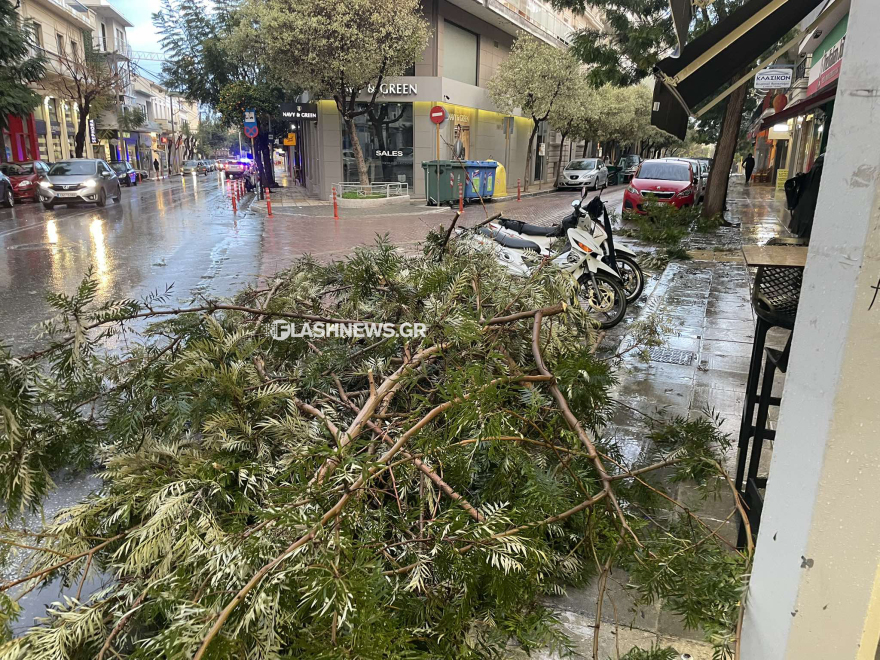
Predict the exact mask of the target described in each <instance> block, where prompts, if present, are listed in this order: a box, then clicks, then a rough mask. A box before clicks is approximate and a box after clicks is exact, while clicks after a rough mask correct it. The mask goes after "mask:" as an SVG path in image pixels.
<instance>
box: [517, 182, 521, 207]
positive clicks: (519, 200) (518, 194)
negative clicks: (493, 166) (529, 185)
mask: <svg viewBox="0 0 880 660" xmlns="http://www.w3.org/2000/svg"><path fill="white" fill-rule="evenodd" d="M519 186H520V180H519V179H517V180H516V201H518V202H521V201H522V197H520V192H519Z"/></svg>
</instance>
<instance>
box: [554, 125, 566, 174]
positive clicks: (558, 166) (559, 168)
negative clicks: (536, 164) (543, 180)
mask: <svg viewBox="0 0 880 660" xmlns="http://www.w3.org/2000/svg"><path fill="white" fill-rule="evenodd" d="M564 147H565V133H563V134H562V142H560V143H559V158H557V159H556V186H557V187H558V186H559V182H560V181H562V149H563V148H564Z"/></svg>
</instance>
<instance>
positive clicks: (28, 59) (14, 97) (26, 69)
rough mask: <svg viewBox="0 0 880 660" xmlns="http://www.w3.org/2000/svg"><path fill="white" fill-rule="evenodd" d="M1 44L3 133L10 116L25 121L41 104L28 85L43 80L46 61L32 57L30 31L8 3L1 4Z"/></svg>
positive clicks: (0, 116) (0, 121)
mask: <svg viewBox="0 0 880 660" xmlns="http://www.w3.org/2000/svg"><path fill="white" fill-rule="evenodd" d="M0 44H2V47H0V129H4V128H8V126H7V122H6V116H7V115H12V116H13V117H24V116H26V115H28V114H29V113H30V112H31V111H32V110H33V109H34V108H36V107H37V106H38V105H39V104H40V95H39V94H37V93H36V92H35V91H34V90H32V89H31V88H30V87H28V85H29V83H33V82H36V81H38V80H40V79H41V78H42V77H43V74H44V73H45V65H46V60H45V58H44V57H42V55H37V56H33V55H31V48H33V47H34V46H35V45H36V44H35V43H34V41H33V37H32V33H31V27H30V25H29V24H28V23H26V22H22V20H21V17H20V16H19V14H18V12H17V11H16V10H15V7H13V5H12V3H11V2H9V0H0ZM3 154H4V157H5V149H4V150H3Z"/></svg>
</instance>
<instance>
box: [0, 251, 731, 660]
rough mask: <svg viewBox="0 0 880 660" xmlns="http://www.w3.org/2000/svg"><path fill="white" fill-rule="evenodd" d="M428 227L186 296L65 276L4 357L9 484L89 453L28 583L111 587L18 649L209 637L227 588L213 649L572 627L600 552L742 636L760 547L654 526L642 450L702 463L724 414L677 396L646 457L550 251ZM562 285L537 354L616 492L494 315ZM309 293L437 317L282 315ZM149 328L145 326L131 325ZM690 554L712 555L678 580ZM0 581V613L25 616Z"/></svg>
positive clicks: (325, 652)
mask: <svg viewBox="0 0 880 660" xmlns="http://www.w3.org/2000/svg"><path fill="white" fill-rule="evenodd" d="M431 246H432V248H431V249H429V250H428V251H429V253H430V254H427V255H425V256H405V255H403V254H402V253H400V252H399V251H397V250H396V249H394V248H393V247H391V246H390V245H389V244H387V242H384V241H380V242H379V243H378V244H377V245H376V246H375V247H374V248H372V249H357V250H355V252H354V253H353V255H352V256H351V257H350V258H349V259H347V260H346V261H343V262H336V263H331V264H319V263H317V262H315V261H313V260H311V259H303V260H301V261H299V262H297V263H296V264H294V266H293V267H292V268H290V269H289V270H288V271H285V272H283V273H279V274H278V275H277V279H274V280H272V281H270V282H269V283H268V285H267V286H266V287H265V288H264V289H261V290H251V289H249V290H246V291H243V292H241V293H240V294H239V295H238V296H237V297H236V298H235V300H234V301H232V302H229V301H226V302H224V301H217V300H203V301H201V302H200V303H199V304H198V305H194V306H192V307H189V308H184V309H174V308H169V307H168V305H169V304H170V290H166V291H163V292H156V293H155V294H153V295H151V296H149V297H148V298H146V299H144V300H120V301H109V302H104V303H99V302H97V299H96V293H97V283H96V281H95V279H94V277H93V276H92V274H88V275H87V277H86V278H85V279H84V281H83V283H82V285H81V286H80V287H79V288H78V290H77V291H76V292H75V293H74V294H72V295H66V294H55V295H53V296H52V297H51V299H50V300H51V302H52V304H53V305H54V307H55V309H56V311H57V316H56V317H55V318H53V319H52V320H50V321H49V322H47V323H46V324H44V326H43V328H42V329H43V332H44V341H47V342H48V347H47V348H46V349H44V350H42V351H40V352H37V353H33V354H31V355H29V356H22V357H19V358H13V357H12V356H10V355H9V354H8V353H4V354H3V355H2V356H0V412H2V416H0V448H2V452H3V454H2V455H0V466H2V470H0V493H2V498H3V499H2V503H3V504H4V505H5V506H6V508H5V511H6V512H7V515H10V516H13V515H15V514H16V512H18V511H21V510H22V509H23V508H28V507H30V508H33V507H36V506H38V505H39V502H40V499H41V498H42V497H43V496H44V495H45V493H46V491H47V489H48V488H49V486H50V483H51V479H50V474H51V472H52V471H53V470H54V469H55V468H57V467H58V466H59V465H62V464H63V465H70V464H77V463H78V464H83V463H86V462H90V461H94V462H95V463H97V464H99V465H100V466H101V469H102V472H101V477H102V486H101V488H100V490H99V491H98V492H96V493H94V494H93V495H91V496H90V497H88V498H87V499H86V501H84V502H81V503H77V504H75V505H73V506H72V507H69V508H68V509H66V510H64V511H62V512H60V513H59V514H58V515H57V516H56V517H55V518H54V520H52V521H50V522H49V523H48V525H47V527H46V529H45V530H44V534H41V535H40V536H38V537H33V536H30V535H27V534H25V533H19V534H20V535H21V538H17V537H16V533H15V532H9V533H8V534H4V536H5V537H6V539H8V540H9V541H13V542H18V543H27V544H30V545H37V546H39V547H40V548H41V550H40V551H37V552H35V553H34V554H33V556H32V557H31V559H30V562H29V564H28V567H29V569H30V570H32V571H33V572H34V573H33V575H32V576H31V577H30V578H29V579H27V580H26V581H25V582H24V583H23V584H22V585H21V586H20V587H18V589H29V588H31V587H35V586H38V585H40V584H44V583H46V582H48V581H50V580H53V579H56V578H60V579H61V580H62V582H63V584H65V585H68V586H70V587H71V588H72V589H75V588H76V586H77V585H78V583H79V581H80V580H82V579H83V577H84V573H85V572H89V573H90V574H91V575H92V576H94V575H96V574H100V575H102V576H103V577H104V579H105V584H106V586H104V587H103V588H101V589H100V590H98V591H96V592H94V593H91V594H89V593H84V594H83V596H82V598H81V599H77V598H68V599H66V600H65V602H63V603H56V604H55V605H53V607H52V608H51V609H50V611H49V612H48V615H47V618H46V620H45V622H44V624H43V625H41V626H35V627H32V628H30V629H28V630H27V632H25V633H24V634H23V635H22V636H20V637H18V638H16V639H14V640H9V641H7V642H6V643H5V644H3V645H2V646H0V658H3V659H4V660H5V659H6V658H10V659H12V658H15V659H16V660H19V659H20V658H25V657H26V658H28V659H29V660H49V659H52V660H54V659H55V658H75V659H77V660H79V659H80V658H83V659H85V658H89V659H93V658H97V657H100V656H101V651H100V649H101V648H102V647H103V646H107V647H108V648H109V649H111V650H112V652H107V653H104V655H103V657H105V658H109V657H114V658H129V659H131V660H135V659H137V660H145V659H146V658H149V659H150V660H165V659H167V660H170V659H172V658H174V659H177V658H181V657H193V656H194V654H195V653H196V652H197V650H198V649H199V647H200V645H201V644H202V643H203V641H204V640H205V639H206V635H207V631H208V628H209V627H210V626H211V625H212V624H213V623H214V622H216V621H219V620H220V619H218V618H217V617H218V614H219V613H220V612H221V611H222V610H224V608H229V607H231V608H232V609H230V610H228V613H229V619H228V620H227V621H226V623H225V625H223V626H222V627H221V628H220V632H219V635H218V636H217V637H215V638H214V640H213V642H212V643H211V644H210V646H209V647H208V655H207V656H204V657H209V658H212V659H232V658H235V659H238V658H259V659H266V660H281V659H282V658H292V657H297V658H314V659H319V658H321V659H323V658H339V657H357V658H365V659H376V660H379V659H380V658H382V659H384V658H413V659H415V658H424V659H426V660H427V659H428V658H439V657H442V658H464V659H471V658H474V659H476V658H504V657H508V652H509V648H510V644H511V642H514V643H516V644H518V645H519V646H520V647H522V648H523V649H525V650H527V651H528V650H533V649H538V648H541V647H546V646H550V647H553V648H558V649H560V650H563V651H564V650H565V648H566V645H567V642H566V640H565V639H564V637H563V636H562V635H561V634H560V632H559V630H558V628H557V621H556V620H555V618H554V617H553V615H552V613H550V612H548V611H547V609H546V608H545V607H544V606H543V605H542V604H541V603H542V602H543V601H542V599H543V597H545V596H547V595H549V594H558V593H561V592H562V591H563V590H564V589H565V588H566V587H567V586H570V585H584V584H586V583H587V582H588V581H589V580H591V579H592V578H594V577H595V575H596V572H597V568H596V567H597V562H604V561H605V560H606V559H607V558H608V557H613V558H616V560H615V563H616V564H621V565H625V566H627V567H628V568H629V570H631V571H632V573H633V574H634V575H635V576H636V577H637V580H638V585H637V588H638V590H639V593H640V594H641V595H642V597H643V598H645V599H651V598H664V599H667V601H668V602H669V603H670V604H671V606H672V607H674V608H675V609H676V610H677V611H680V612H682V613H684V614H685V615H686V616H687V617H688V620H689V622H691V623H694V624H696V625H700V626H703V627H704V628H706V629H707V630H710V631H712V632H713V634H717V635H718V639H719V640H720V642H719V643H721V644H723V643H727V640H728V639H729V638H728V637H724V631H727V630H728V629H729V627H730V621H731V619H730V613H731V612H733V611H735V609H736V601H737V599H738V598H739V596H740V593H741V592H740V591H739V589H737V588H736V587H737V585H740V584H741V575H742V573H743V572H744V571H745V566H744V564H743V563H742V562H741V561H739V559H737V557H733V558H726V555H725V553H726V552H727V551H726V549H724V548H721V547H718V543H717V539H715V538H714V537H709V538H706V539H701V538H696V537H695V536H693V535H692V536H686V535H685V533H686V532H687V531H688V530H687V529H686V528H684V527H681V528H679V527H675V528H674V529H671V530H670V532H669V535H667V534H661V533H660V532H659V531H658V530H656V529H654V527H653V526H652V525H651V524H649V520H656V519H658V516H659V517H660V518H662V517H663V516H669V515H671V514H670V513H669V512H663V511H662V509H663V508H664V507H667V506H669V503H668V501H667V500H664V499H662V498H660V497H659V496H658V495H657V490H658V489H659V490H662V489H663V488H664V486H663V484H662V483H659V482H657V481H656V480H654V481H653V483H652V482H651V481H650V480H651V478H652V477H651V475H652V474H654V472H652V471H650V470H649V471H646V472H643V473H642V474H640V475H639V477H638V479H636V478H633V477H632V476H629V475H628V474H627V472H628V471H629V470H631V469H633V468H634V467H640V468H641V467H650V468H652V469H653V468H656V469H659V468H660V467H663V468H664V469H666V470H669V471H671V473H672V474H673V475H674V477H675V478H678V479H683V478H695V479H708V476H709V474H710V470H709V466H710V465H714V461H715V460H716V459H717V450H718V448H720V447H723V438H722V437H721V436H720V435H719V434H718V433H717V431H716V430H713V428H712V427H711V426H708V425H706V424H698V423H696V422H687V421H683V420H673V422H672V426H673V428H666V426H665V425H659V426H658V427H657V428H656V429H654V431H653V434H654V435H653V437H654V439H655V444H654V450H653V451H652V452H650V454H649V455H644V456H642V457H640V462H639V463H638V464H632V463H630V461H629V460H627V459H626V458H625V452H624V448H623V447H621V446H618V445H617V441H616V440H615V439H614V434H613V433H611V432H608V431H606V426H607V425H608V423H609V420H610V419H611V412H612V407H611V406H612V403H611V401H610V399H609V391H610V388H611V386H612V385H613V382H614V381H613V374H612V372H611V369H610V367H609V365H608V363H607V362H604V361H602V360H599V359H597V358H596V357H595V356H593V355H592V354H591V351H590V343H589V342H585V341H584V338H585V337H588V338H589V337H591V336H592V334H593V327H592V323H591V321H590V319H589V317H588V316H587V315H586V313H585V312H584V311H583V310H582V309H581V308H580V307H579V306H578V305H577V303H576V297H575V295H574V294H575V291H574V290H573V287H572V285H571V282H570V280H569V279H568V278H566V277H563V276H561V275H560V273H558V272H556V271H555V270H554V269H553V267H552V266H547V267H545V268H542V269H541V270H540V272H538V273H536V275H535V276H534V277H533V278H531V280H530V281H529V282H528V283H524V282H523V281H522V280H520V279H517V278H514V277H513V276H511V275H509V274H508V273H507V272H506V271H505V269H504V268H503V267H502V266H500V265H499V264H498V263H497V262H496V260H495V258H494V257H493V256H492V255H490V254H486V253H484V252H482V251H480V250H476V251H475V250H474V249H473V248H469V247H467V246H466V245H464V244H460V243H459V242H456V241H453V242H452V243H451V244H450V245H447V246H446V247H445V249H444V251H443V253H442V258H440V259H438V256H440V254H441V252H440V246H441V239H440V238H439V234H435V235H434V238H433V240H432V243H431ZM559 301H567V302H568V306H567V307H566V308H565V310H564V312H561V313H558V314H554V315H549V316H547V317H546V318H545V319H544V322H543V324H542V327H541V330H540V333H539V335H538V345H539V346H540V353H541V355H542V357H543V361H544V362H545V363H546V365H547V368H548V369H549V370H550V371H551V372H552V373H553V374H554V376H555V381H554V382H555V383H556V384H558V389H559V392H561V393H562V396H563V397H564V399H565V400H566V401H567V406H568V407H569V408H570V410H571V412H572V414H573V415H574V416H575V417H576V418H577V419H578V420H579V423H580V424H581V425H582V427H583V428H586V429H587V431H582V433H584V434H587V437H588V438H589V437H590V436H592V437H594V438H595V442H596V445H597V446H598V448H599V451H601V452H602V456H603V458H602V459H601V460H602V461H604V465H605V470H606V471H607V472H608V473H610V474H611V475H612V478H613V479H614V481H613V482H610V483H611V485H610V486H609V487H610V488H613V490H614V492H615V494H616V498H617V501H618V502H619V504H620V510H619V511H617V510H616V509H615V508H614V507H613V506H612V505H611V504H610V503H609V500H608V499H607V498H605V499H599V500H597V502H596V503H595V504H592V505H590V504H589V502H588V498H590V497H592V496H596V495H597V494H601V493H602V492H604V491H603V480H602V476H601V472H600V471H599V468H598V467H597V463H596V461H595V460H592V459H591V458H590V457H589V456H588V452H587V447H586V446H585V442H584V440H583V439H582V437H581V436H580V435H579V433H578V432H576V430H575V427H573V426H572V425H571V424H570V423H569V422H568V421H566V418H565V417H564V416H563V415H562V414H561V412H560V405H559V404H558V401H557V400H556V399H554V397H553V396H552V395H551V389H550V386H549V385H548V383H547V382H546V381H545V380H544V381H542V380H534V379H535V377H536V376H537V374H538V365H537V361H536V357H535V353H534V348H533V337H532V334H533V324H534V321H533V320H531V319H529V318H528V316H526V318H523V319H520V320H513V321H506V322H501V323H495V324H491V323H488V322H487V320H488V319H493V318H495V317H503V316H505V315H508V314H514V313H517V312H528V311H530V310H535V309H541V308H548V307H553V306H556V305H557V304H558V303H559ZM548 314H549V312H548ZM310 317H311V318H314V317H317V318H337V319H358V320H369V321H375V322H382V323H386V322H387V323H395V324H401V323H412V322H420V323H426V324H427V326H428V329H427V335H426V337H424V338H407V337H385V338H382V339H380V340H378V341H377V340H376V339H375V338H369V339H367V338H364V339H357V338H350V337H326V338H316V337H314V338H311V339H309V338H308V337H291V338H289V339H287V340H273V339H272V338H271V337H270V336H269V334H268V333H267V327H269V326H271V324H272V323H273V320H281V319H285V318H287V319H289V320H293V321H294V322H295V323H296V327H297V328H298V329H301V324H302V323H303V321H304V320H306V319H307V318H310ZM132 326H134V327H135V328H136V329H137V330H138V331H139V332H140V333H141V337H142V343H136V342H132V341H131V339H130V338H131V333H130V332H129V333H128V334H127V335H126V336H127V337H128V340H127V341H126V342H122V341H118V338H119V336H120V333H122V332H123V331H125V330H126V329H128V330H129V331H130V330H131V329H132ZM108 340H109V341H113V345H114V346H116V347H117V349H115V350H114V351H113V352H107V351H105V350H104V346H105V345H106V342H108ZM526 376H527V377H531V378H532V379H533V380H534V382H523V381H522V380H521V379H522V378H524V377H526ZM376 388H378V392H382V393H384V394H383V396H380V395H379V394H378V393H376V394H373V392H374V390H375V389H376ZM359 410H360V411H368V412H363V414H359V413H358V411H359ZM363 418H366V419H367V420H368V421H370V422H371V423H373V424H374V425H375V426H366V427H363V426H359V423H356V419H363ZM652 460H653V461H656V463H655V464H654V465H648V464H647V462H646V461H652ZM585 502H586V504H585ZM624 522H625V523H626V525H625V526H624ZM627 528H629V529H631V530H633V531H632V532H631V533H630V532H629V531H627ZM631 534H634V535H636V536H637V537H638V539H639V543H636V540H635V538H634V537H633V536H631ZM0 542H2V539H0ZM618 548H620V551H619V552H618V551H617V549H618ZM676 553H678V554H676ZM635 555H638V557H639V559H640V562H635V560H634V556H635ZM66 558H70V559H66ZM658 558H659V559H658ZM274 560H277V563H272V564H270V562H273V561H274ZM631 563H641V564H645V566H642V567H641V568H639V567H634V566H629V565H630V564H631ZM264 567H266V568H264ZM261 569H262V570H263V573H265V575H264V576H263V577H262V579H258V580H257V581H256V582H254V583H252V584H253V586H252V588H249V589H247V590H244V589H243V587H245V585H246V584H247V583H248V582H249V580H250V579H251V578H252V577H253V576H255V575H257V574H258V571H261ZM684 569H687V570H688V571H690V573H691V574H692V575H693V576H695V577H694V578H693V579H691V578H688V579H687V581H686V582H685V584H686V587H687V588H686V589H685V590H684V591H682V588H681V584H682V578H681V575H680V574H679V571H680V570H684ZM261 574H262V573H261ZM6 593H13V592H11V591H9V586H8V585H0V625H6V624H8V622H9V619H11V618H12V617H13V616H15V606H14V605H13V604H12V603H11V602H10V601H9V600H8V598H6V596H5V594H6ZM237 593H240V594H241V599H240V602H239V600H233V599H234V597H235V595H236V594H237ZM231 603H232V604H233V605H231Z"/></svg>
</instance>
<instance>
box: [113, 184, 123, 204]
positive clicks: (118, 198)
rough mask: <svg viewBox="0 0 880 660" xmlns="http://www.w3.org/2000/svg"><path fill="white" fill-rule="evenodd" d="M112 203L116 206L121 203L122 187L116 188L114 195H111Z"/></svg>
mask: <svg viewBox="0 0 880 660" xmlns="http://www.w3.org/2000/svg"><path fill="white" fill-rule="evenodd" d="M113 201H114V202H115V203H116V204H119V202H121V201H122V186H116V194H115V195H113Z"/></svg>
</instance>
